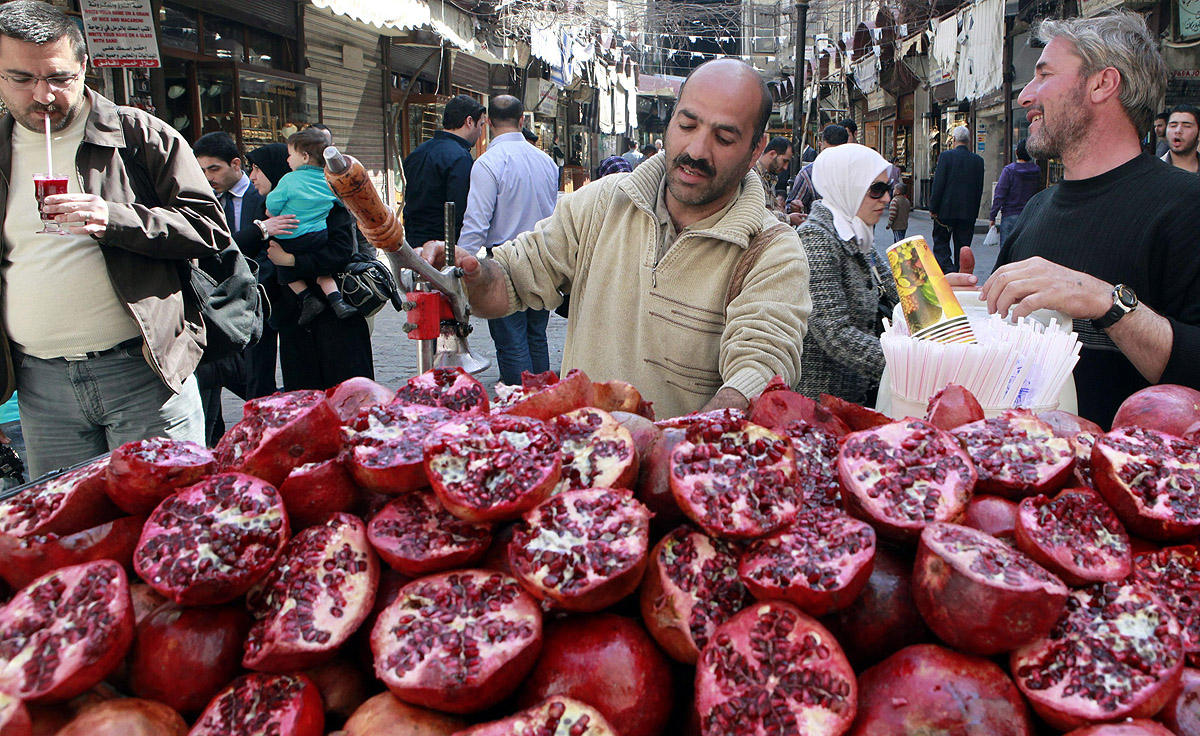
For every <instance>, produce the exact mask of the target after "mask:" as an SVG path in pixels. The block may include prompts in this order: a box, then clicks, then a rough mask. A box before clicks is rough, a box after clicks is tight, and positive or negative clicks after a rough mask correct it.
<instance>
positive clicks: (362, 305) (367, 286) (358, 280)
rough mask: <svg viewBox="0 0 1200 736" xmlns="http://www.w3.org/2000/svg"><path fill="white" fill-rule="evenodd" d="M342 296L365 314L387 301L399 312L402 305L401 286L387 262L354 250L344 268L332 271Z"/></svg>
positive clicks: (377, 308) (374, 311) (378, 308)
mask: <svg viewBox="0 0 1200 736" xmlns="http://www.w3.org/2000/svg"><path fill="white" fill-rule="evenodd" d="M333 279H334V281H336V282H337V285H338V291H340V292H342V299H344V300H345V301H346V303H347V304H349V305H350V306H352V307H354V308H355V309H357V310H358V312H359V314H361V315H362V316H364V317H370V316H371V315H373V314H375V313H376V312H378V311H379V310H380V309H383V305H384V304H387V303H388V302H391V303H392V306H393V307H395V308H396V311H397V312H399V311H400V310H401V309H402V308H403V305H402V301H401V299H400V289H399V287H397V286H396V279H395V277H394V276H392V272H391V271H389V270H388V268H387V266H385V265H383V264H382V263H380V262H379V261H377V260H375V259H374V258H371V257H370V256H368V255H364V254H362V253H355V254H354V256H353V257H351V259H350V262H349V263H348V264H346V268H345V270H344V271H341V272H339V273H335V274H333Z"/></svg>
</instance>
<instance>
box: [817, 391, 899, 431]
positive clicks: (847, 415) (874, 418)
mask: <svg viewBox="0 0 1200 736" xmlns="http://www.w3.org/2000/svg"><path fill="white" fill-rule="evenodd" d="M817 399H818V401H819V402H820V404H821V406H823V407H825V408H826V409H828V410H829V411H831V412H833V415H834V416H835V417H837V418H838V419H841V420H842V421H843V422H845V423H846V426H847V427H849V428H850V431H851V432H859V431H862V430H864V429H871V428H872V427H882V426H883V425H885V424H891V423H892V418H891V417H889V416H887V415H886V414H880V413H879V412H877V411H875V410H874V409H868V408H867V407H865V406H861V405H859V404H855V403H854V402H853V401H846V400H845V399H841V398H838V397H837V396H833V395H830V394H821V395H820V396H818V397H817Z"/></svg>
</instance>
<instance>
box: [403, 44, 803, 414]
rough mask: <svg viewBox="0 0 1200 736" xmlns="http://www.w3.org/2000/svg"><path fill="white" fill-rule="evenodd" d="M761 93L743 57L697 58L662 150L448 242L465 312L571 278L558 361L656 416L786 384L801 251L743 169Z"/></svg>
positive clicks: (760, 144) (760, 122) (796, 331)
mask: <svg viewBox="0 0 1200 736" xmlns="http://www.w3.org/2000/svg"><path fill="white" fill-rule="evenodd" d="M771 106H772V98H771V92H770V90H769V89H768V88H767V86H766V83H765V82H764V81H763V79H762V77H761V76H760V75H759V74H758V72H756V71H755V70H754V69H753V67H751V66H749V65H748V64H746V63H744V62H742V61H740V60H737V59H717V60H713V61H709V62H707V63H705V64H703V65H701V66H699V67H697V68H696V69H695V70H693V71H692V73H691V74H690V75H689V76H688V78H687V80H685V82H684V83H683V85H682V87H681V89H680V93H679V102H678V104H677V105H676V107H675V112H674V114H673V115H672V117H671V120H670V122H669V123H668V126H667V132H666V149H665V152H664V155H661V156H654V157H653V158H651V159H650V160H649V161H647V162H645V163H643V164H642V165H641V166H639V167H637V168H636V169H635V170H634V171H633V172H632V173H630V174H627V175H616V176H607V177H604V178H602V179H598V180H596V181H594V182H592V183H591V184H588V185H587V186H585V187H581V188H580V189H578V190H576V191H575V192H573V193H571V194H567V195H564V196H563V197H562V198H561V199H560V200H559V202H558V205H557V207H555V209H554V214H552V215H551V216H550V217H549V218H547V219H545V220H542V221H541V222H539V223H538V224H537V226H536V227H535V228H534V229H533V231H532V232H528V233H524V234H522V235H519V236H517V238H516V239H515V240H513V241H510V242H508V243H505V244H504V245H501V246H499V247H497V248H494V249H493V251H492V255H493V258H490V259H484V260H478V259H476V258H475V257H474V255H473V254H471V253H469V252H467V251H465V250H460V251H459V252H458V254H457V258H458V265H459V266H460V267H461V268H462V269H463V273H464V283H465V285H466V289H467V294H468V296H469V297H470V301H471V307H472V310H473V311H474V313H475V314H477V315H479V316H483V317H502V316H504V315H506V314H511V313H512V312H515V311H517V310H520V309H528V308H533V309H546V308H553V307H555V306H557V305H558V304H559V303H560V302H561V301H562V293H563V292H564V291H568V290H569V292H570V294H571V312H570V317H569V318H568V320H567V338H566V344H565V347H564V350H563V365H562V370H563V371H569V370H570V369H572V368H580V369H582V370H584V371H585V372H586V373H587V374H588V376H590V377H591V379H592V380H594V381H609V380H617V379H619V380H623V381H628V382H630V383H632V384H633V385H635V386H637V387H638V389H639V390H640V391H641V393H642V395H643V396H644V397H645V398H646V399H647V400H649V401H652V402H654V408H655V410H656V412H657V414H658V415H659V416H660V417H672V416H678V415H680V414H686V413H688V412H691V411H695V410H697V409H706V410H707V409H718V408H726V407H740V408H746V407H747V406H748V404H749V400H750V399H752V398H754V397H756V396H758V394H759V393H761V392H762V390H763V388H764V387H766V385H767V381H769V380H770V379H771V377H772V376H775V375H780V376H782V377H783V379H784V380H785V381H787V382H788V383H791V382H794V381H795V380H796V378H797V376H798V375H799V371H800V347H801V344H802V341H803V338H804V331H805V322H806V320H807V318H808V312H809V310H810V308H811V303H810V301H809V297H808V265H807V261H806V259H805V256H804V251H803V250H802V249H801V247H800V242H799V239H798V238H797V236H796V233H795V230H794V229H792V228H791V227H788V226H787V225H784V224H782V223H779V222H778V221H776V220H775V218H774V217H772V216H771V215H770V213H768V212H767V211H766V210H765V209H764V208H763V197H764V194H763V190H762V185H761V184H760V183H759V179H758V176H757V175H756V174H754V173H753V172H752V171H751V167H752V166H753V165H754V162H755V161H756V160H757V159H758V157H759V156H760V155H761V154H762V151H763V148H765V147H766V144H767V139H766V136H765V132H766V126H767V122H768V120H769V119H770V116H771ZM439 251H440V248H439V244H437V243H431V244H427V245H426V247H425V248H424V252H423V253H422V255H423V256H424V257H425V258H426V259H428V260H430V261H431V262H433V263H435V264H437V263H438V262H439V260H440V259H439ZM748 253H749V254H752V257H749V258H747V254H748ZM735 275H736V276H738V278H736V279H735V278H734V277H735ZM742 275H744V278H743V277H742Z"/></svg>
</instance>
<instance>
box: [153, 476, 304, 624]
mask: <svg viewBox="0 0 1200 736" xmlns="http://www.w3.org/2000/svg"><path fill="white" fill-rule="evenodd" d="M288 533H289V529H288V518H287V512H286V511H284V508H283V499H282V498H280V496H279V491H277V490H275V488H274V487H273V486H271V485H269V484H267V483H265V482H263V481H261V480H259V479H258V478H254V477H252V476H249V475H243V474H241V473H221V474H218V475H214V476H210V477H209V478H207V479H206V480H203V481H200V482H199V483H197V484H195V485H192V486H188V487H187V488H184V489H183V490H181V491H179V492H178V493H176V494H175V495H173V496H170V497H168V498H167V499H166V500H164V501H163V502H162V503H161V504H159V505H158V508H157V509H155V510H154V513H152V514H150V518H149V519H148V520H147V521H146V525H145V526H144V527H143V528H142V536H141V539H139V540H138V546H137V550H136V551H134V553H133V567H134V569H135V570H137V573H138V575H139V576H141V578H142V580H145V581H146V582H147V583H149V584H150V585H151V586H152V587H153V588H154V589H155V590H157V591H158V592H159V593H162V594H163V595H165V596H166V597H167V598H170V599H171V600H173V601H175V602H176V603H182V604H184V605H188V606H204V605H216V604H218V603H226V602H228V601H231V600H233V599H234V598H237V597H238V596H240V595H242V594H243V593H245V592H246V591H247V590H249V589H250V587H251V586H252V585H254V584H255V583H256V582H258V581H259V580H260V579H261V578H262V576H263V575H265V574H266V573H267V570H269V569H270V567H271V565H273V564H274V563H275V560H276V558H277V557H278V556H279V552H280V550H282V549H283V545H284V542H286V541H287V538H288Z"/></svg>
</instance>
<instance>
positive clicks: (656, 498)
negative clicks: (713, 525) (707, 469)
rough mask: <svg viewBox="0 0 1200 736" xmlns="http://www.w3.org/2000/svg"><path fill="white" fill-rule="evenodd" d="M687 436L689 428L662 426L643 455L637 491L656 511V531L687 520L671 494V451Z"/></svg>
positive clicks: (649, 506)
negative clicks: (664, 427) (663, 427)
mask: <svg viewBox="0 0 1200 736" xmlns="http://www.w3.org/2000/svg"><path fill="white" fill-rule="evenodd" d="M656 426H657V425H656ZM686 436H687V430H685V429H682V428H680V427H673V428H667V429H659V432H658V436H657V437H656V438H655V439H654V440H653V441H652V442H651V443H650V445H649V446H648V447H647V448H646V451H645V453H644V454H643V455H642V457H641V458H639V464H638V477H637V482H636V483H635V484H634V494H635V495H636V496H637V498H638V500H639V501H641V502H642V503H644V504H646V508H648V509H650V511H651V513H653V514H654V519H653V522H652V524H653V525H654V529H655V531H660V530H661V531H666V530H670V529H673V528H675V527H676V526H678V525H679V524H682V523H684V522H685V521H687V517H686V516H685V515H684V513H683V511H682V510H681V509H680V508H679V504H678V503H677V502H676V501H675V495H674V494H672V493H671V452H672V451H673V450H674V449H675V446H676V445H678V444H679V443H680V442H683V440H684V438H685V437H686Z"/></svg>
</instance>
